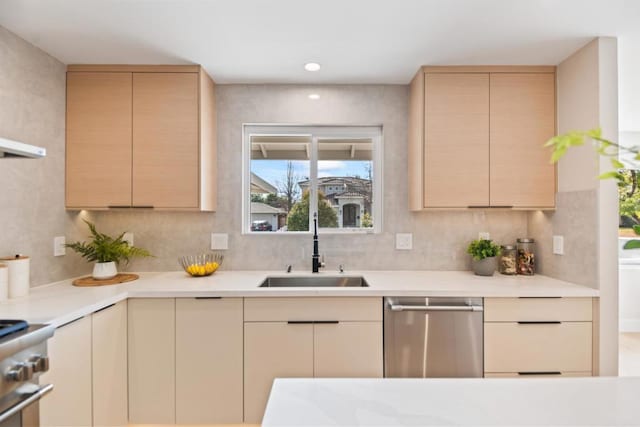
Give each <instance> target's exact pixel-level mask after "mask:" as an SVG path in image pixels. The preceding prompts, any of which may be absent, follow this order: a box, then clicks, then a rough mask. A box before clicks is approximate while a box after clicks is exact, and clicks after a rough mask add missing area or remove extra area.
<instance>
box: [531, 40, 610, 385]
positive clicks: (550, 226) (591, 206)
mask: <svg viewBox="0 0 640 427" xmlns="http://www.w3.org/2000/svg"><path fill="white" fill-rule="evenodd" d="M557 85H558V103H557V105H558V132H559V133H565V132H568V131H570V130H587V129H592V128H596V127H601V128H602V130H603V133H604V135H605V137H609V138H613V139H615V138H616V137H617V135H618V126H617V121H618V111H617V105H618V100H617V93H618V82H617V43H616V39H614V38H598V39H595V40H593V41H592V42H590V43H589V44H587V45H586V46H584V47H583V48H582V49H580V50H578V51H577V52H575V53H574V54H573V55H571V56H570V57H569V58H567V59H566V60H565V61H563V62H562V63H561V64H560V65H559V66H558V76H557ZM608 169H609V160H608V159H600V158H598V156H597V155H596V154H595V153H594V151H593V147H592V146H591V145H586V146H584V147H580V148H576V149H571V150H569V152H568V153H567V155H566V156H565V157H564V158H563V159H562V160H561V161H560V162H559V164H558V195H557V209H556V211H555V212H550V213H547V212H545V213H543V212H533V213H531V214H530V215H529V223H528V228H529V232H530V234H532V236H533V237H535V238H536V239H537V240H538V242H539V250H540V256H539V259H540V260H541V262H540V267H541V272H542V273H543V274H547V275H550V276H552V277H557V278H560V279H564V280H569V281H573V282H577V283H580V284H583V285H586V286H591V287H593V288H597V289H599V290H600V334H599V335H600V343H599V345H600V360H599V367H600V374H601V375H617V373H618V276H617V275H618V271H617V265H618V264H617V253H618V252H617V232H618V230H617V227H618V199H617V190H616V184H615V181H613V180H598V179H597V176H598V175H599V174H600V173H602V172H604V171H606V170H608ZM553 235H563V236H564V239H565V255H553V254H552V252H551V240H552V236H553Z"/></svg>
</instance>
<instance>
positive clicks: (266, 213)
mask: <svg viewBox="0 0 640 427" xmlns="http://www.w3.org/2000/svg"><path fill="white" fill-rule="evenodd" d="M286 218H287V213H286V212H285V211H284V210H282V209H279V208H274V207H273V206H269V205H267V204H265V203H260V202H251V224H253V223H254V222H255V221H267V222H268V223H269V224H271V231H278V230H279V229H280V228H281V227H282V226H283V225H284V224H286Z"/></svg>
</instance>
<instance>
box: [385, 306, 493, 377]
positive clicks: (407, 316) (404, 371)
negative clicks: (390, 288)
mask: <svg viewBox="0 0 640 427" xmlns="http://www.w3.org/2000/svg"><path fill="white" fill-rule="evenodd" d="M483 371H484V369H483V301H482V298H461V297H456V298H447V297H438V298H425V297H387V298H385V299H384V376H385V377H387V378H453V377H465V378H471V377H482V376H483Z"/></svg>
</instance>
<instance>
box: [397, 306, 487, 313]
mask: <svg viewBox="0 0 640 427" xmlns="http://www.w3.org/2000/svg"><path fill="white" fill-rule="evenodd" d="M389 308H390V309H391V311H483V310H484V308H483V307H482V306H481V305H402V304H390V305H389Z"/></svg>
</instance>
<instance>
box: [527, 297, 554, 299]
mask: <svg viewBox="0 0 640 427" xmlns="http://www.w3.org/2000/svg"><path fill="white" fill-rule="evenodd" d="M560 298H562V297H518V299H560Z"/></svg>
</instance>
